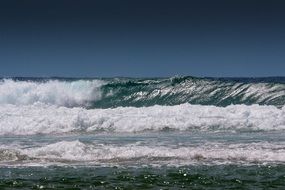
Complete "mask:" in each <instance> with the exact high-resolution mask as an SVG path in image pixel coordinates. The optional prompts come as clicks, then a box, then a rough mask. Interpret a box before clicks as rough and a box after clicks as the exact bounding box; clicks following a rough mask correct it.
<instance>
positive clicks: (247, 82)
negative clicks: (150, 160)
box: [0, 77, 285, 108]
mask: <svg viewBox="0 0 285 190" xmlns="http://www.w3.org/2000/svg"><path fill="white" fill-rule="evenodd" d="M284 81H285V80H284V78H280V77H279V78H260V79H259V78H252V79H250V78H245V79H243V78H236V79H231V78H226V79H214V78H193V77H173V78H165V79H129V78H113V79H100V80H99V79H88V80H87V79H81V80H78V79H77V80H75V79H3V80H2V81H0V92H1V93H0V105H4V104H12V105H32V104H35V103H44V104H48V105H56V106H65V107H85V108H114V107H119V106H126V107H129V106H133V107H141V106H153V105H179V104H183V103H191V104H200V105H215V106H228V105H231V104H246V105H252V104H260V105H275V106H277V107H282V106H283V105H285V82H284Z"/></svg>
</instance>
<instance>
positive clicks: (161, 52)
mask: <svg viewBox="0 0 285 190" xmlns="http://www.w3.org/2000/svg"><path fill="white" fill-rule="evenodd" d="M0 66H1V68H0V76H66V77H82V76H85V77H111V76H132V77H142V76H145V77H151V76H173V75H194V76H221V77H222V76H249V77H252V76H284V75H285V1H282V0H274V1H272V0H268V1H263V0H224V1H222V0H215V1H213V0H197V1H191V0H187V1H182V0H172V1H169V0H157V1H155V0H127V1H124V0H101V1H96V0H93V1H86V0H80V1H79V0H78V1H74V0H64V1H63V0H56V1H53V0H49V1H39V0H25V1H22V0H17V1H15V0H9V1H1V2H0Z"/></svg>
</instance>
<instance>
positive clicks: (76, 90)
mask: <svg viewBox="0 0 285 190" xmlns="http://www.w3.org/2000/svg"><path fill="white" fill-rule="evenodd" d="M102 84H104V82H103V81H100V80H78V81H72V82H67V81H58V80H49V81H47V82H31V81H14V80H9V79H5V80H3V81H1V82H0V92H1V93H0V105H3V104H13V105H31V104H34V103H39V102H40V103H45V104H51V105H58V106H67V107H72V106H81V105H82V106H88V103H89V102H91V101H94V100H98V99H100V98H101V92H100V86H101V85H102Z"/></svg>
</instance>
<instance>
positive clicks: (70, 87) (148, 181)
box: [0, 77, 285, 189]
mask: <svg viewBox="0 0 285 190" xmlns="http://www.w3.org/2000/svg"><path fill="white" fill-rule="evenodd" d="M273 79H274V80H273ZM273 79H272V78H270V80H269V79H213V78H212V79H198V78H192V77H184V78H183V77H182V78H171V79H126V78H124V79H100V80H99V79H88V80H86V79H84V80H83V79H82V80H78V79H57V80H54V79H5V80H2V81H1V82H0V92H1V93H0V189H134V188H136V189H183V188H184V189H282V188H283V187H284V186H285V135H284V132H285V106H284V100H285V99H284V98H285V94H284V93H285V91H284V89H285V88H284V87H285V86H284V78H281V79H282V80H281V79H278V78H276V79H275V78H273ZM279 80H280V81H279ZM204 85H206V87H205V89H204V90H202V91H200V90H199V89H201V88H202V87H203V86H204ZM213 85H214V86H213ZM128 89H129V90H128ZM190 103H191V104H190ZM231 103H237V104H236V105H230V104H231ZM120 106H125V107H120Z"/></svg>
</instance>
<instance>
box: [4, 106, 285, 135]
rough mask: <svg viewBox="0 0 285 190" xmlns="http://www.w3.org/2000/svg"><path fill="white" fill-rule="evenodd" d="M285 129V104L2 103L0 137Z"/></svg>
mask: <svg viewBox="0 0 285 190" xmlns="http://www.w3.org/2000/svg"><path fill="white" fill-rule="evenodd" d="M172 130H174V131H224V130H227V131H228V130H231V131H260V130H262V131H271V130H285V106H284V107H283V108H282V109H279V108H276V107H275V106H260V105H251V106H246V105H231V106H227V107H216V106H201V105H190V104H182V105H177V106H158V105H156V106H152V107H141V108H135V107H119V108H114V109H90V110H87V109H85V108H72V109H70V108H66V107H57V106H53V105H51V106H49V105H45V104H35V105H27V106H15V105H2V106H0V135H34V134H61V133H85V132H86V133H99V132H102V131H104V132H110V133H137V132H145V131H172Z"/></svg>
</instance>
